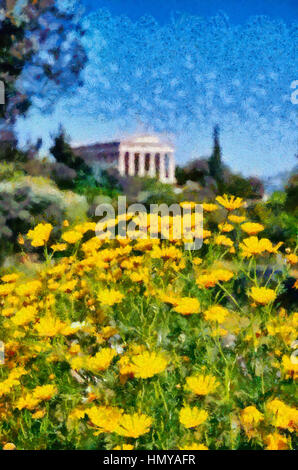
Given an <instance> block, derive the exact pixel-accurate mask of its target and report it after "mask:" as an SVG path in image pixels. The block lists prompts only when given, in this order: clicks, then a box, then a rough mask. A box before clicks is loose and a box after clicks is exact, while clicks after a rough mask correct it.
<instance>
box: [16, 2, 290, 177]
mask: <svg viewBox="0 0 298 470" xmlns="http://www.w3.org/2000/svg"><path fill="white" fill-rule="evenodd" d="M82 3H83V4H84V6H85V7H86V9H85V13H84V19H83V21H84V26H85V27H86V30H87V34H86V36H85V39H84V42H85V44H84V45H85V47H86V49H87V52H88V58H89V61H88V63H87V65H86V68H85V70H84V80H85V84H84V86H83V87H81V88H80V89H78V90H76V92H75V93H74V94H72V95H71V96H69V97H68V98H67V99H66V98H63V97H62V98H61V100H60V101H59V102H58V103H57V106H56V109H55V111H54V113H53V114H52V115H44V114H41V113H39V112H38V110H36V109H34V108H32V110H31V111H30V114H29V116H28V117H27V119H26V120H22V121H20V122H19V124H18V129H19V135H20V142H21V143H22V144H24V143H25V141H26V140H27V139H29V138H32V139H34V138H37V137H39V136H42V137H43V139H44V143H45V147H44V149H46V147H48V146H49V145H50V143H51V137H50V136H51V134H53V133H55V132H56V130H57V127H58V125H59V123H60V122H61V123H62V124H63V126H64V127H65V129H66V130H67V132H68V133H69V135H70V137H71V139H72V141H73V142H75V143H88V142H94V141H104V140H110V139H113V138H115V137H122V136H127V135H129V134H130V133H134V132H157V133H159V134H161V135H164V136H166V137H167V138H170V139H171V140H172V141H173V142H174V143H175V145H176V148H177V152H176V158H177V161H178V163H180V164H182V163H185V162H186V161H188V160H190V159H191V158H196V157H200V156H206V155H209V154H210V151H211V148H212V128H213V126H214V125H215V124H217V123H218V124H219V125H220V128H221V143H222V147H223V157H224V160H225V162H226V163H227V164H228V165H229V166H231V167H232V168H233V169H234V170H235V171H241V172H242V173H244V174H246V175H259V176H268V175H274V174H276V173H278V172H279V171H287V170H290V169H291V168H292V167H293V166H294V164H295V158H294V155H295V153H297V110H298V105H295V104H293V103H292V102H291V93H292V92H293V90H291V88H290V86H291V83H292V82H293V81H294V80H297V79H298V75H297V74H298V70H297V69H298V68H297V62H298V60H297V46H298V44H297V6H295V3H297V2H296V1H292V0H279V1H275V0H263V1H255V0H250V1H243V0H238V1H234V0H230V1H229V0H225V1H222V0H209V1H196V0H183V1H182V0H167V1H160V0H159V1H157V0H150V1H146V0H143V1H141V0H121V1H117V0H97V1H93V0H84V1H83V2H82ZM101 8H105V10H101ZM177 11H179V13H177ZM144 15H146V16H145V17H144ZM148 15H150V17H149V16H148ZM256 15H266V17H264V16H263V17H262V18H260V17H256Z"/></svg>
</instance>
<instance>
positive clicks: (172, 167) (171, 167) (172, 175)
mask: <svg viewBox="0 0 298 470" xmlns="http://www.w3.org/2000/svg"><path fill="white" fill-rule="evenodd" d="M168 180H169V183H171V184H173V183H175V182H176V179H175V158H174V154H173V153H170V155H169V177H168Z"/></svg>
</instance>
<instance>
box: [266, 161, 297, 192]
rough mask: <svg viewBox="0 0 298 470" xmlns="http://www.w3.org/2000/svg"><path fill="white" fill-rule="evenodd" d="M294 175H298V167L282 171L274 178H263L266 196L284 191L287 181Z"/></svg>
mask: <svg viewBox="0 0 298 470" xmlns="http://www.w3.org/2000/svg"><path fill="white" fill-rule="evenodd" d="M294 173H298V167H295V168H293V169H292V170H291V171H282V172H280V173H277V174H276V175H274V176H268V177H267V178H266V177H264V178H263V182H264V186H265V192H266V193H267V194H270V193H273V192H274V191H281V190H282V189H284V187H285V185H286V183H287V181H288V179H289V178H290V176H291V175H293V174H294Z"/></svg>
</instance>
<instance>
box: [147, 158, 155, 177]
mask: <svg viewBox="0 0 298 470" xmlns="http://www.w3.org/2000/svg"><path fill="white" fill-rule="evenodd" d="M149 158H150V161H149V173H148V174H149V176H150V178H154V176H155V175H156V166H155V153H150V156H149Z"/></svg>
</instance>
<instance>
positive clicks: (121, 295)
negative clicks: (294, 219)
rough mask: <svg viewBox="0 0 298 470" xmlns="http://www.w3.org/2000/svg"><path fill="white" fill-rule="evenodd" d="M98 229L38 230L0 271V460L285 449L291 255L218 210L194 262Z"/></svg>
mask: <svg viewBox="0 0 298 470" xmlns="http://www.w3.org/2000/svg"><path fill="white" fill-rule="evenodd" d="M216 211H222V212H223V213H224V214H225V216H224V221H223V222H222V223H220V224H219V225H217V226H214V223H213V222H212V215H213V214H214V213H215V212H216ZM132 217H133V215H132V214H129V215H128V216H127V218H128V219H130V218H132ZM117 223H118V219H117V218H116V219H115V220H114V221H111V222H110V224H108V226H109V225H110V226H111V225H113V224H114V225H115V226H117ZM146 223H150V220H149V218H148V220H147V221H146ZM95 225H96V224H95V223H93V222H86V223H82V224H80V225H76V226H72V227H70V226H68V223H67V221H65V223H64V226H63V227H61V237H59V236H58V235H57V232H55V235H54V228H53V227H52V226H51V225H50V224H47V223H44V224H39V225H38V226H37V227H36V228H35V229H34V230H31V231H30V232H29V233H28V234H27V237H25V239H21V238H20V240H19V241H20V243H21V244H23V250H24V256H23V258H24V260H25V261H24V262H23V264H21V265H20V266H18V267H15V268H10V269H9V270H7V271H6V272H4V271H3V270H2V271H3V272H2V274H1V282H0V308H1V310H0V312H1V314H0V340H1V341H2V342H3V343H4V349H5V361H4V364H3V365H0V446H1V447H2V448H4V449H13V448H16V449H26V450H27V449H147V450H150V449H160V450H161V449H166V450H168V449H186V450H188V449H202V450H207V449H269V450H270V449H272V450H274V449H294V448H295V431H297V426H298V411H297V409H296V408H295V406H294V401H295V379H297V371H298V365H297V362H298V361H297V358H296V355H295V347H296V346H297V341H296V339H297V326H298V312H297V311H296V312H295V311H294V309H295V308H296V309H297V306H296V307H295V305H291V306H290V307H288V305H287V307H286V308H287V309H285V308H284V305H283V303H282V298H283V296H282V294H284V291H285V281H286V279H288V278H289V276H290V272H291V276H293V272H295V266H294V265H295V264H297V261H298V257H297V255H296V254H295V247H293V246H292V247H287V246H284V245H282V244H273V243H272V242H271V241H270V240H269V239H268V238H262V231H263V230H264V229H265V227H263V226H262V225H261V224H258V223H253V222H250V221H249V220H248V219H247V213H246V210H245V207H244V201H242V200H241V199H239V198H237V199H235V198H233V197H228V196H224V197H218V198H217V201H216V202H214V203H212V204H211V203H210V204H204V232H203V233H204V243H203V247H202V248H201V249H200V250H198V251H187V250H185V249H184V243H183V240H175V239H174V238H173V237H172V238H170V240H160V239H138V240H131V239H128V238H127V239H121V238H119V237H117V238H116V239H114V240H109V239H106V240H100V239H99V238H97V237H96V236H95ZM55 229H56V228H55ZM26 244H30V245H31V248H30V249H31V251H32V249H34V250H35V251H36V253H38V254H39V256H40V261H39V262H26V253H25V252H26ZM32 247H33V248H32ZM295 288H297V282H296V284H294V286H291V289H292V290H295Z"/></svg>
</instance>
